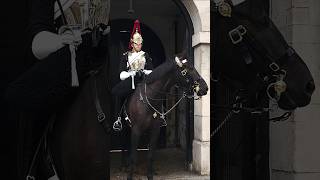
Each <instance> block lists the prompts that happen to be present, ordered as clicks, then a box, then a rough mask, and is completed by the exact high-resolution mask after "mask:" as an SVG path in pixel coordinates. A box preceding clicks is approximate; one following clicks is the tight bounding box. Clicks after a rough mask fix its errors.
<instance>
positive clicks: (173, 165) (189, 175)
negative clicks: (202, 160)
mask: <svg viewBox="0 0 320 180" xmlns="http://www.w3.org/2000/svg"><path fill="white" fill-rule="evenodd" d="M138 154H139V157H138V167H137V168H136V172H135V174H134V180H146V179H147V177H146V173H147V164H146V162H147V159H146V157H147V151H139V153H138ZM184 160H185V153H184V152H183V151H181V150H180V149H177V148H167V149H161V150H158V151H157V152H156V157H155V162H154V165H155V171H156V174H155V176H154V179H155V180H173V179H177V180H191V179H194V180H209V179H210V177H209V176H201V175H198V174H196V173H194V172H190V171H187V170H186V168H185V161H184ZM110 165H111V178H110V179H111V180H125V179H126V172H125V171H124V170H123V171H122V170H121V168H120V167H121V166H120V165H121V153H111V162H110Z"/></svg>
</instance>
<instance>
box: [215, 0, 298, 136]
mask: <svg viewBox="0 0 320 180" xmlns="http://www.w3.org/2000/svg"><path fill="white" fill-rule="evenodd" d="M214 13H215V15H216V16H220V18H224V19H225V20H226V21H227V22H229V23H230V24H231V25H232V26H233V27H234V28H233V29H231V30H230V31H229V32H228V37H229V39H230V41H231V43H232V44H233V46H234V47H236V48H237V49H238V50H239V52H241V56H242V58H243V60H244V62H245V64H246V65H251V64H252V63H253V57H252V55H251V53H250V50H251V51H254V52H255V53H257V54H258V55H259V56H261V57H262V58H261V59H262V60H263V61H264V62H263V64H265V67H264V69H262V70H263V71H262V72H264V75H262V73H261V74H260V73H258V74H257V76H259V79H260V81H261V82H260V83H262V84H263V85H265V86H266V87H267V88H266V94H267V96H268V98H269V100H271V101H272V102H274V103H278V101H279V100H280V97H281V94H282V93H284V92H285V91H286V90H287V84H286V83H285V81H284V79H285V77H286V74H287V72H286V70H285V69H283V68H281V66H280V65H279V61H280V60H281V59H282V58H283V57H290V56H292V55H294V54H295V51H294V49H293V48H292V47H290V46H287V47H286V50H285V52H284V55H283V56H281V57H273V56H271V55H270V54H269V53H268V51H267V50H266V48H265V47H264V46H263V45H262V44H261V43H259V41H257V40H256V38H255V37H254V36H253V35H252V34H251V33H250V31H249V29H248V28H247V27H246V26H245V25H243V24H241V23H239V22H240V21H239V20H238V19H237V18H236V17H235V16H233V5H232V3H229V2H227V0H220V1H219V2H217V1H214ZM261 76H262V77H261ZM271 90H274V92H275V93H274V94H275V95H274V96H272V95H271V94H270V91H271ZM234 98H235V102H234V103H232V104H230V105H214V107H218V108H226V109H231V111H230V112H229V114H228V115H227V116H226V118H225V119H224V120H223V121H222V123H221V124H220V125H219V126H218V127H217V128H216V129H215V130H214V131H213V132H212V133H211V137H213V136H214V134H216V133H217V132H218V131H219V129H221V127H222V126H223V124H225V123H226V122H227V121H228V120H229V119H230V118H231V117H232V115H233V114H237V113H239V112H240V111H246V112H250V113H252V114H262V113H263V112H268V111H270V109H269V108H263V107H262V108H261V107H255V108H250V107H245V106H244V105H243V104H242V102H241V99H243V98H244V97H241V96H239V95H237V96H235V97H234ZM290 115H291V112H286V113H284V114H283V115H282V116H279V117H276V118H271V119H269V120H270V121H284V120H287V119H288V118H289V117H290Z"/></svg>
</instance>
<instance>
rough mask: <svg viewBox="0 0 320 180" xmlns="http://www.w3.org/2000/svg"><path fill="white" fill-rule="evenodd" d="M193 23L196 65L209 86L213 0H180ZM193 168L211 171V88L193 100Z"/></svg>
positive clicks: (203, 171)
mask: <svg viewBox="0 0 320 180" xmlns="http://www.w3.org/2000/svg"><path fill="white" fill-rule="evenodd" d="M181 2H182V3H183V5H184V6H185V8H186V9H187V11H188V13H189V15H190V17H191V20H192V23H193V27H194V34H193V35H192V47H193V49H194V66H195V67H196V69H197V70H198V71H199V73H200V75H201V76H202V77H203V78H204V79H205V81H206V82H207V83H208V86H209V89H210V1H209V0H192V1H190V0H181ZM192 164H193V168H194V170H196V171H197V172H199V173H200V174H210V91H209V92H208V95H207V96H204V97H203V98H202V99H201V100H200V101H195V102H194V140H193V163H192Z"/></svg>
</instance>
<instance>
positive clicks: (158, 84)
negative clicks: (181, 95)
mask: <svg viewBox="0 0 320 180" xmlns="http://www.w3.org/2000/svg"><path fill="white" fill-rule="evenodd" d="M174 78H175V77H174V76H172V73H168V74H167V75H165V76H164V77H163V78H161V79H160V80H158V81H155V82H153V83H151V84H150V85H149V87H150V88H151V89H154V90H156V91H152V92H150V93H148V96H150V97H161V96H164V95H165V94H163V93H157V92H167V93H168V92H169V91H170V89H171V87H172V86H173V85H174V82H175V81H174Z"/></svg>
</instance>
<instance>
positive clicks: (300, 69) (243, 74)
mask: <svg viewBox="0 0 320 180" xmlns="http://www.w3.org/2000/svg"><path fill="white" fill-rule="evenodd" d="M222 2H223V3H227V1H226V0H224V1H222ZM220 3H221V2H220ZM252 3H253V4H252ZM254 3H257V4H254ZM260 4H261V3H260ZM229 5H230V6H231V9H229V10H231V14H230V11H228V10H227V9H228V7H227V6H228V5H226V4H224V5H222V6H223V7H222V6H221V4H220V7H219V4H217V11H216V12H215V14H214V19H213V22H214V24H215V25H214V27H215V28H214V30H215V32H214V33H215V36H214V38H215V39H214V42H215V43H214V44H215V53H214V58H215V59H214V64H213V66H212V67H213V71H214V73H215V75H218V74H217V72H219V74H220V75H222V76H226V77H228V78H229V79H232V80H237V81H240V82H242V84H245V85H249V84H252V83H253V82H254V81H256V80H257V79H258V80H259V79H260V80H261V83H263V84H264V85H265V86H264V87H265V92H267V94H268V96H269V98H271V99H275V100H277V102H278V105H279V107H280V108H282V109H286V110H292V109H295V108H296V107H302V106H306V105H308V104H309V103H310V100H311V95H312V93H313V91H314V89H315V85H314V80H313V78H312V75H311V73H310V71H309V69H308V67H307V66H306V64H305V63H304V62H303V60H302V59H301V57H300V56H299V55H298V54H297V53H296V51H294V49H293V48H291V47H290V46H289V45H288V43H287V42H286V41H285V39H284V38H283V36H282V35H281V33H280V32H279V30H278V29H277V28H276V26H275V25H274V24H273V23H272V21H271V20H270V18H269V17H268V15H267V13H265V11H264V9H263V8H262V7H261V6H260V7H259V2H256V1H248V0H247V1H245V2H243V3H241V4H239V5H237V6H232V5H231V4H230V3H229ZM219 8H220V10H219ZM223 9H224V10H223Z"/></svg>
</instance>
